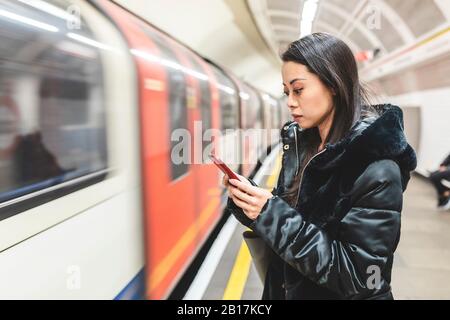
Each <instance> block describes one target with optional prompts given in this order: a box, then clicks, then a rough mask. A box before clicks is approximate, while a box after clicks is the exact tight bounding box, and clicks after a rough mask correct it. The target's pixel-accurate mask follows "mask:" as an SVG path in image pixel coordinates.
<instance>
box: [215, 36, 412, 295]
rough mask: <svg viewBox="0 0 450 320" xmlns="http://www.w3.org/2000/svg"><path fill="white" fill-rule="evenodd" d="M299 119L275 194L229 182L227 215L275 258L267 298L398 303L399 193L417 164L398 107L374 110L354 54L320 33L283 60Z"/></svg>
mask: <svg viewBox="0 0 450 320" xmlns="http://www.w3.org/2000/svg"><path fill="white" fill-rule="evenodd" d="M282 60H283V66H282V77H283V86H284V93H285V94H286V95H287V97H288V107H289V109H290V112H291V114H292V116H293V121H290V122H288V123H286V125H285V126H284V127H283V128H282V129H281V137H282V142H283V150H284V152H283V159H282V169H281V172H280V176H279V179H278V183H277V187H276V188H275V189H274V190H273V191H272V192H269V191H267V190H265V189H262V188H258V187H257V186H256V185H255V184H254V182H253V181H247V180H246V179H245V178H243V177H241V178H242V179H243V180H245V182H240V181H238V180H234V179H230V180H228V178H227V177H224V181H223V183H224V185H225V186H226V187H227V188H228V192H229V199H228V204H227V210H229V211H231V213H233V214H234V215H235V216H236V217H237V218H238V220H239V221H240V222H241V223H243V224H244V225H246V226H247V227H249V228H251V229H252V230H253V231H254V232H256V233H257V234H258V235H259V236H260V237H261V238H262V239H264V241H265V242H266V243H267V244H268V245H269V246H270V247H271V248H272V249H273V251H274V252H275V253H276V255H275V258H274V259H273V260H272V262H271V264H270V266H269V269H268V271H267V274H266V281H265V286H264V293H263V299H393V295H392V293H391V287H390V281H391V269H392V263H393V255H394V251H395V249H396V247H397V244H398V241H399V237H400V212H401V210H402V193H403V191H405V189H406V186H407V183H408V181H409V178H410V171H412V170H414V168H415V167H416V155H415V153H414V150H413V149H412V148H411V146H410V145H409V144H408V143H407V142H406V139H405V136H404V133H403V116H402V111H401V109H400V108H398V107H396V106H393V105H376V106H370V107H369V106H368V105H367V104H366V102H365V94H364V91H363V89H362V87H361V85H360V82H359V79H358V71H357V65H356V62H355V59H354V57H353V54H352V52H351V50H350V49H349V48H348V46H347V45H346V44H345V43H344V42H342V41H341V40H339V39H337V38H335V37H333V36H331V35H329V34H324V33H315V34H312V35H309V36H307V37H304V38H302V39H300V40H297V41H295V42H293V43H291V45H290V46H289V48H288V49H287V51H286V52H284V53H283V54H282Z"/></svg>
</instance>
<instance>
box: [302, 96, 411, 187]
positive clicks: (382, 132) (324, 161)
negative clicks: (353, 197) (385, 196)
mask: <svg viewBox="0 0 450 320" xmlns="http://www.w3.org/2000/svg"><path fill="white" fill-rule="evenodd" d="M372 108H373V110H374V111H375V113H366V112H364V111H366V108H363V113H362V114H363V115H362V116H361V117H360V119H359V120H358V121H356V122H355V124H354V125H353V127H352V128H351V129H350V131H349V133H348V134H347V136H346V137H344V138H343V139H341V140H340V141H338V142H337V143H335V144H326V146H325V147H326V149H327V150H326V151H325V152H323V153H322V154H320V156H317V157H316V158H314V159H313V160H312V161H311V163H310V165H311V166H314V167H316V168H318V169H319V170H336V169H337V168H338V167H342V166H348V165H353V164H361V163H370V162H373V161H376V160H381V159H391V160H394V161H395V162H396V163H397V164H398V165H399V167H400V170H401V173H402V178H403V179H402V180H403V181H402V183H403V188H404V189H405V188H406V184H407V182H408V180H409V176H410V172H411V171H412V170H414V169H415V168H416V165H417V159H416V154H415V152H414V150H413V149H412V148H411V146H410V145H409V144H408V142H407V140H406V137H405V135H404V131H403V130H404V124H403V112H402V110H401V109H400V108H399V107H398V106H395V105H391V104H381V105H374V106H372ZM308 130H311V129H306V130H301V131H300V134H299V136H300V141H301V140H302V138H301V137H302V135H304V134H307V132H308ZM355 161H356V162H357V163H355Z"/></svg>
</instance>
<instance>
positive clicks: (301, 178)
mask: <svg viewBox="0 0 450 320" xmlns="http://www.w3.org/2000/svg"><path fill="white" fill-rule="evenodd" d="M325 150H327V148H324V149H323V150H322V151H320V152H318V153H316V154H315V155H314V156H313V157H311V159H309V161H308V163H307V164H306V165H305V167H304V168H303V170H302V175H301V176H300V183H299V187H298V192H297V199H296V200H295V208H297V206H298V199H299V197H300V190H301V189H302V182H303V174H304V173H305V169H306V167H307V166H308V164H309V163H310V162H311V161H312V159H314V158H315V157H317V156H318V155H319V154H321V153H324V152H325Z"/></svg>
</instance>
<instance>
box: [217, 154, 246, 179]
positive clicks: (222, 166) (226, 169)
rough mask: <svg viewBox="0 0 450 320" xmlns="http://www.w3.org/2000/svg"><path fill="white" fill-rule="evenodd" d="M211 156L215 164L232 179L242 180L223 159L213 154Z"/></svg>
mask: <svg viewBox="0 0 450 320" xmlns="http://www.w3.org/2000/svg"><path fill="white" fill-rule="evenodd" d="M209 157H210V158H211V160H212V161H213V162H214V164H215V165H216V166H217V167H218V168H219V169H220V170H222V172H223V173H225V174H226V175H227V176H228V177H229V178H230V179H236V180H239V181H241V179H239V177H238V176H237V175H236V174H235V173H234V172H233V170H231V169H230V168H229V167H228V166H227V165H226V164H225V163H224V162H223V161H222V160H220V159H219V158H217V157H216V156H214V155H213V154H210V155H209Z"/></svg>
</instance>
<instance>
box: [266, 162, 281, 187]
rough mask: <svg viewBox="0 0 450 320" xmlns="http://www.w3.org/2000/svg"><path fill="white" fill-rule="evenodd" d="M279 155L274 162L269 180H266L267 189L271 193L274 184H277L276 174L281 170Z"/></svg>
mask: <svg viewBox="0 0 450 320" xmlns="http://www.w3.org/2000/svg"><path fill="white" fill-rule="evenodd" d="M281 158H282V156H281V153H280V154H279V155H278V157H277V161H276V162H275V167H274V169H273V171H272V174H271V175H270V177H269V179H267V183H266V185H267V188H268V189H270V191H272V189H273V187H275V183H276V182H277V178H278V174H277V173H279V171H280V169H281Z"/></svg>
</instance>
